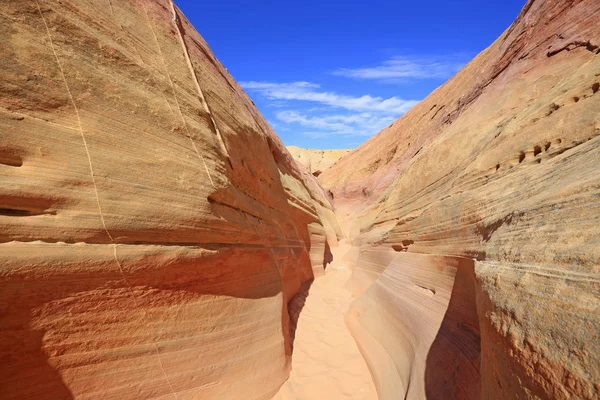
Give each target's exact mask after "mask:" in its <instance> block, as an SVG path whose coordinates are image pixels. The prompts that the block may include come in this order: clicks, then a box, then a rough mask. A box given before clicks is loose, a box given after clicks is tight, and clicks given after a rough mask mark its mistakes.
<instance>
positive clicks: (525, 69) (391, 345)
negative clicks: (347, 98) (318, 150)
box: [319, 0, 600, 399]
mask: <svg viewBox="0 0 600 400" xmlns="http://www.w3.org/2000/svg"><path fill="white" fill-rule="evenodd" d="M599 50H600V2H597V1H590V0H587V1H586V0H580V1H567V0H561V1H549V0H546V1H542V0H530V1H529V2H528V3H527V4H526V6H525V8H524V9H523V11H522V12H521V14H520V15H519V17H518V18H517V20H516V21H515V23H514V24H512V25H511V26H510V27H509V28H508V29H507V30H506V32H504V33H503V34H502V36H501V37H500V38H499V39H498V40H497V41H496V42H494V43H493V44H492V45H491V46H490V47H489V48H488V49H486V50H485V51H483V52H482V53H481V54H479V55H478V56H477V57H476V58H475V59H474V60H473V61H472V62H471V63H470V64H468V65H467V66H466V67H465V68H464V69H463V70H462V71H461V72H459V73H458V74H457V75H456V76H455V77H453V78H452V79H451V80H449V81H448V82H447V83H446V84H445V85H443V86H442V87H440V88H438V89H437V90H435V91H434V92H433V93H432V94H431V95H430V96H429V97H427V98H426V99H425V100H423V101H422V102H421V103H419V104H418V105H416V106H415V107H414V108H413V109H412V110H411V111H410V112H408V113H407V114H406V115H404V116H403V117H401V118H400V119H399V120H397V121H395V122H394V123H393V124H392V125H390V126H389V127H387V128H386V129H384V130H383V131H382V132H380V133H379V134H378V135H376V136H375V137H373V138H372V139H370V140H369V141H368V142H366V143H365V144H363V145H362V146H360V147H359V148H358V149H357V150H356V151H354V152H352V153H350V154H349V155H347V156H345V157H343V158H342V159H341V160H340V161H339V162H338V163H337V164H336V165H334V166H332V167H331V168H330V169H328V170H326V171H325V172H323V174H322V175H320V176H319V181H320V182H321V184H322V185H323V187H324V188H325V189H327V190H330V191H331V192H332V193H333V194H334V198H335V201H336V207H339V210H340V212H341V213H342V214H343V215H341V217H344V218H346V219H348V220H349V221H350V223H351V226H352V229H349V232H351V233H353V234H355V236H356V237H355V240H354V245H355V246H356V247H359V248H360V257H359V260H358V263H357V266H356V268H355V270H354V272H353V275H352V278H351V280H350V283H349V285H350V287H351V288H352V290H353V291H354V293H355V295H357V296H358V299H357V300H356V301H355V303H354V304H353V305H352V306H351V308H350V311H349V313H348V316H347V323H348V326H349V327H350V328H351V330H352V332H353V334H354V336H355V339H356V340H357V343H358V345H359V348H360V349H361V351H362V352H363V355H364V356H365V358H366V360H367V363H368V364H369V367H370V369H371V372H372V373H373V376H374V379H375V383H376V386H377V390H378V393H379V396H380V398H381V399H397V398H407V399H421V398H425V397H427V398H432V399H441V398H443V399H463V398H483V399H516V398H519V399H521V398H532V399H533V398H546V399H550V398H552V399H572V398H577V399H597V398H599V397H600V235H599V230H598V227H599V226H600V113H599V111H600V93H598V92H599V89H598V88H599V85H600V55H599V53H600V52H599ZM340 220H341V218H340ZM352 223H353V225H352Z"/></svg>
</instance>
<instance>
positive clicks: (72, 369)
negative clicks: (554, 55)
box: [0, 0, 338, 400]
mask: <svg viewBox="0 0 600 400" xmlns="http://www.w3.org/2000/svg"><path fill="white" fill-rule="evenodd" d="M0 32H2V41H0V54H2V57H0V75H1V76H0V182H1V185H0V227H1V229H0V354H2V365H1V366H0V397H1V398H3V399H23V398H29V399H58V398H61V399H64V398H90V399H92V398H123V399H141V398H144V399H146V398H158V397H160V398H175V397H177V398H178V399H180V400H181V399H192V398H195V399H198V398H232V397H236V396H239V393H244V398H247V399H267V398H270V397H271V396H272V395H273V394H274V393H275V392H276V391H277V389H278V388H279V386H280V385H281V384H282V383H283V381H284V380H285V379H286V378H287V376H288V372H289V366H290V357H291V343H290V334H289V326H288V321H289V319H288V311H287V310H288V307H287V303H288V301H289V300H290V299H291V298H292V297H293V296H294V295H295V294H296V293H297V292H298V290H299V289H300V287H301V285H302V284H303V283H304V282H307V281H310V280H311V279H313V277H314V276H315V275H319V274H320V273H322V272H323V266H324V258H325V257H329V254H330V253H329V252H328V249H329V244H331V245H334V244H335V242H336V238H337V232H336V231H338V228H337V227H336V223H335V222H334V221H335V217H334V215H333V212H332V210H331V205H330V203H329V200H328V199H327V198H326V196H325V195H324V193H323V191H322V189H321V188H320V187H319V186H318V185H317V184H316V182H315V181H314V177H313V176H311V175H310V174H309V173H307V172H304V171H303V170H300V169H299V168H298V167H297V166H296V164H295V163H294V162H293V160H292V158H291V156H290V155H289V154H288V152H287V151H286V150H285V148H284V146H283V145H282V143H281V142H280V140H279V139H278V138H277V136H276V135H275V134H274V133H273V132H272V131H271V130H270V128H269V127H268V125H267V124H266V122H265V121H264V119H263V118H262V117H261V116H260V114H259V113H258V112H257V110H256V109H255V108H254V106H253V104H252V102H251V101H250V100H249V99H248V97H247V96H246V95H245V93H244V92H243V91H242V90H241V89H240V87H239V86H238V85H237V83H236V82H235V81H234V80H233V79H232V78H231V76H230V75H229V74H228V73H227V71H226V70H225V69H224V68H223V67H222V66H221V64H220V63H219V61H218V60H216V59H215V57H214V56H213V54H212V53H211V51H210V49H209V48H208V46H207V44H206V43H205V42H204V40H203V39H202V38H201V37H200V36H199V35H198V33H197V32H196V31H195V30H194V29H193V28H192V26H191V25H190V23H189V22H188V21H187V20H186V19H185V17H184V16H183V15H182V14H181V12H180V11H179V10H177V8H175V7H174V6H173V4H172V3H171V2H170V1H168V0H158V1H156V0H152V1H150V0H143V1H142V0H108V1H104V2H100V1H96V2H88V1H83V0H81V1H80V0H74V1H49V0H38V1H29V0H28V1H24V0H23V1H10V2H8V1H6V2H2V4H1V5H0ZM326 239H327V240H329V244H326ZM325 262H327V261H326V260H325ZM175 395H176V396H175Z"/></svg>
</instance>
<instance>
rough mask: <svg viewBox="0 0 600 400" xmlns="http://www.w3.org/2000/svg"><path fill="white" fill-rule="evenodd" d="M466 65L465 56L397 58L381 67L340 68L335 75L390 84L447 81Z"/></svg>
mask: <svg viewBox="0 0 600 400" xmlns="http://www.w3.org/2000/svg"><path fill="white" fill-rule="evenodd" d="M464 65H465V59H464V57H463V56H446V57H407V56H397V57H393V58H391V59H389V60H387V61H384V62H383V63H381V64H380V65H376V66H373V67H365V68H340V69H338V70H336V71H334V72H333V75H338V76H345V77H349V78H355V79H369V80H380V81H388V82H398V81H406V80H409V79H410V80H412V79H447V78H450V77H451V76H452V75H454V74H455V73H456V72H458V71H459V70H460V69H461V68H462V67H463V66H464Z"/></svg>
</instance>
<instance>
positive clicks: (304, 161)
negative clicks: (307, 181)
mask: <svg viewBox="0 0 600 400" xmlns="http://www.w3.org/2000/svg"><path fill="white" fill-rule="evenodd" d="M286 147H287V149H288V151H289V152H290V154H291V155H292V157H294V159H295V160H296V161H297V162H298V163H299V164H300V165H303V166H304V167H306V168H307V169H308V171H309V172H310V173H311V174H313V175H314V176H319V175H321V174H322V173H323V171H325V170H326V169H327V168H329V167H331V166H332V165H334V164H335V163H336V162H337V161H338V160H339V159H340V158H342V157H343V156H345V155H346V154H348V153H350V152H351V151H352V150H313V149H303V148H302V147H298V146H286Z"/></svg>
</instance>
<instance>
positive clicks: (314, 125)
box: [275, 111, 395, 137]
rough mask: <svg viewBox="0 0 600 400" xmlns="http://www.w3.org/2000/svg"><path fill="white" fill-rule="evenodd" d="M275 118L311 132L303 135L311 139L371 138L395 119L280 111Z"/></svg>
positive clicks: (366, 114) (366, 115) (379, 116)
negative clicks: (331, 136)
mask: <svg viewBox="0 0 600 400" xmlns="http://www.w3.org/2000/svg"><path fill="white" fill-rule="evenodd" d="M275 117H276V118H277V119H278V120H279V121H282V122H285V123H286V124H297V125H300V126H302V127H304V128H310V131H304V132H303V134H304V135H306V136H310V137H323V136H327V135H352V136H371V135H372V134H373V133H376V132H378V131H380V130H381V129H383V128H385V127H386V126H387V125H389V124H390V123H391V122H392V121H393V120H394V119H395V118H394V117H393V116H390V115H373V114H370V113H359V114H349V115H319V116H312V115H306V114H303V113H299V112H296V111H280V112H278V113H276V114H275Z"/></svg>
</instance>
